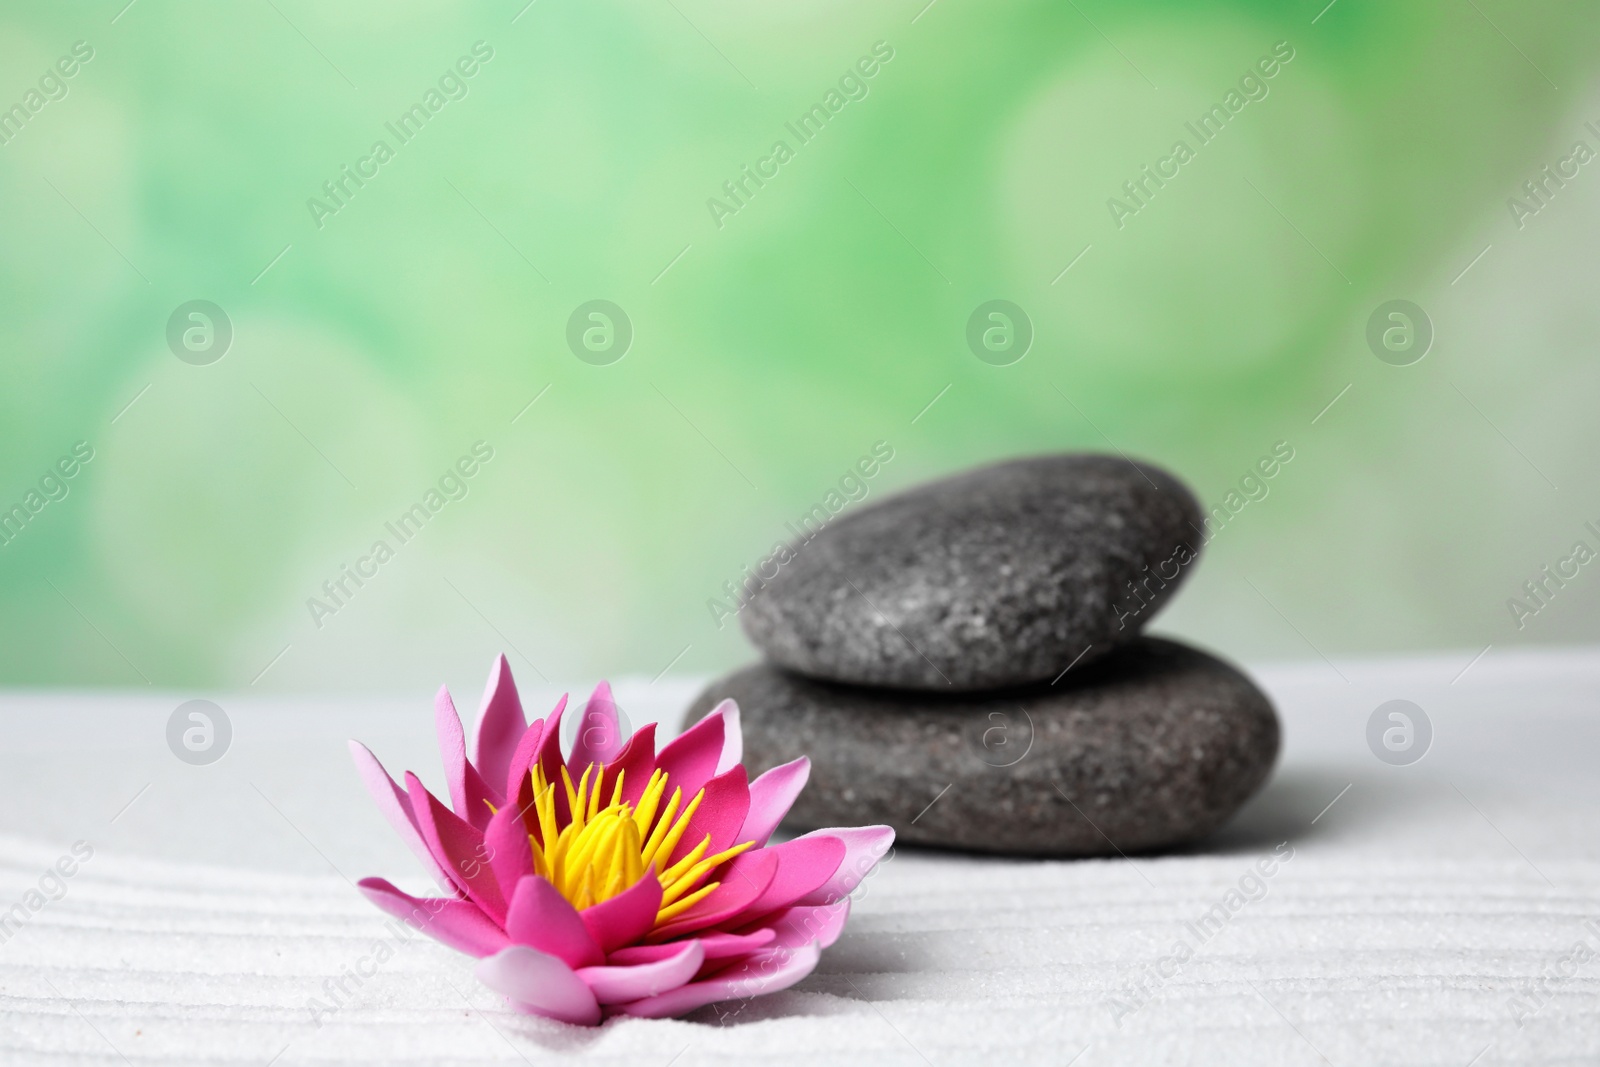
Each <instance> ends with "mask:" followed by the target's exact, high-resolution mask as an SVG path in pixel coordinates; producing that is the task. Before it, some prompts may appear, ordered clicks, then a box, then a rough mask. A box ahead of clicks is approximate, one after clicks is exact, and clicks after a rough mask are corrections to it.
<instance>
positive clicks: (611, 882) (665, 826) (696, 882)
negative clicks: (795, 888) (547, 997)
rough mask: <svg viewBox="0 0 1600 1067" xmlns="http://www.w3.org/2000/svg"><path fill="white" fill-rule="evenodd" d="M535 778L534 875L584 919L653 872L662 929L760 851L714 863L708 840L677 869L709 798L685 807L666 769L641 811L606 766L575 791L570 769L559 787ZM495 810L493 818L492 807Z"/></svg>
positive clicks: (730, 854) (746, 845)
mask: <svg viewBox="0 0 1600 1067" xmlns="http://www.w3.org/2000/svg"><path fill="white" fill-rule="evenodd" d="M529 775H530V776H531V778H532V785H533V804H532V810H533V814H532V816H531V817H530V818H529V819H528V823H529V825H530V826H531V831H530V832H529V834H528V847H529V850H530V851H531V852H532V856H533V870H534V873H535V874H538V875H539V876H540V877H542V878H546V879H548V880H549V882H550V884H551V885H553V886H554V887H555V888H556V891H557V892H559V893H560V894H561V895H562V896H563V897H565V898H566V899H567V900H568V901H570V902H571V903H572V905H573V906H574V907H576V908H577V909H578V910H580V911H582V910H583V909H585V908H590V907H593V906H594V905H596V904H600V903H603V902H604V901H607V900H610V899H611V898H612V897H615V896H617V895H618V894H619V893H622V892H624V891H626V890H628V889H630V888H631V887H633V886H634V885H637V884H638V882H639V879H641V878H643V877H644V876H645V875H646V874H647V873H649V872H650V871H651V870H652V868H653V869H654V871H655V877H656V878H658V879H659V881H660V882H661V890H662V893H661V907H660V908H659V909H658V911H657V913H656V925H657V926H660V925H662V924H663V923H667V922H669V921H671V920H672V919H674V918H676V917H677V916H679V915H682V914H683V913H684V912H686V911H687V910H688V909H689V908H691V907H693V906H694V905H695V904H697V903H699V902H700V901H702V900H704V899H705V898H706V897H707V896H709V895H710V894H711V892H712V891H713V890H715V889H716V888H717V886H718V885H720V884H721V883H720V882H710V883H707V884H705V885H701V884H700V883H701V882H702V881H704V880H705V879H706V878H707V877H709V876H710V874H711V873H712V872H713V871H715V870H717V869H718V868H719V867H721V866H722V865H723V864H725V863H727V862H728V861H729V860H731V859H733V858H734V857H735V856H738V855H740V854H741V853H743V852H745V851H746V850H747V849H750V848H753V847H755V842H753V841H745V842H743V843H740V844H736V845H734V846H733V847H732V848H729V849H724V850H723V851H721V852H718V853H716V854H715V855H707V853H708V852H709V851H710V849H711V836H710V835H709V834H707V835H705V837H704V838H702V839H701V841H700V843H699V844H698V845H696V846H695V847H694V848H692V849H690V850H689V851H687V852H685V853H684V854H683V855H682V856H681V857H679V858H678V859H677V860H676V862H673V860H672V855H673V853H674V852H676V851H677V849H678V846H679V844H680V843H681V842H682V841H683V839H684V837H685V835H687V834H688V832H689V831H690V829H692V825H691V824H692V823H693V821H694V815H695V813H696V811H698V810H699V807H700V804H701V802H702V801H704V800H705V795H706V794H705V790H704V789H701V790H698V791H697V792H696V793H695V794H694V796H693V797H690V798H688V803H687V804H685V803H684V801H685V798H684V795H683V790H682V789H680V788H674V787H673V785H672V783H671V782H670V781H668V775H667V773H666V772H665V771H663V770H661V769H660V768H657V769H656V770H655V771H654V772H652V773H651V775H650V778H649V780H648V781H647V782H646V783H645V787H644V790H643V791H642V792H641V793H640V795H639V798H638V801H637V802H636V803H634V804H629V803H627V802H626V801H624V800H623V799H622V792H623V779H624V773H623V772H622V771H618V772H617V777H616V780H615V781H610V782H608V781H607V780H606V771H605V768H604V767H601V766H600V765H599V764H590V765H589V767H587V768H586V769H585V770H584V772H583V774H582V775H581V776H580V777H579V778H578V781H577V782H576V783H574V782H573V780H572V775H571V774H570V773H569V772H568V770H567V768H565V767H562V768H561V780H560V781H559V782H552V781H550V780H549V779H548V778H547V777H546V776H545V773H544V769H543V768H542V767H539V766H537V765H535V766H534V767H532V768H530V770H529ZM607 786H609V787H610V788H609V789H607V788H606V787H607ZM558 787H559V788H561V789H562V790H563V791H564V794H565V799H566V802H567V813H566V816H565V817H564V818H563V817H562V816H561V815H560V814H559V812H558V809H557V806H556V789H557V788H558ZM607 793H609V795H610V800H609V802H606V800H605V795H606V794H607ZM669 793H670V795H669ZM663 800H664V801H665V804H663ZM490 810H491V811H492V810H494V809H493V806H492V805H491V807H490Z"/></svg>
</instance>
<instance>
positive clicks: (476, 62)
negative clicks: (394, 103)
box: [306, 41, 494, 230]
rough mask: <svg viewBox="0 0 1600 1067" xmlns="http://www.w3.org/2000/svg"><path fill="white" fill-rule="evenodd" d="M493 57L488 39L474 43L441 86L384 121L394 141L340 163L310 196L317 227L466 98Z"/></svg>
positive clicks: (308, 203)
mask: <svg viewBox="0 0 1600 1067" xmlns="http://www.w3.org/2000/svg"><path fill="white" fill-rule="evenodd" d="M493 58H494V48H493V47H492V46H491V45H489V43H488V42H486V41H478V42H476V43H474V44H473V46H472V54H471V55H466V56H462V57H461V58H460V59H458V60H456V61H455V64H454V65H453V66H451V67H450V68H448V69H447V70H446V71H445V72H444V73H443V74H441V75H439V80H438V84H437V86H430V87H429V88H428V90H427V91H426V92H424V93H423V94H422V99H421V100H419V101H417V102H416V103H414V104H412V105H411V106H410V107H409V108H407V109H406V110H404V111H402V112H401V113H400V115H399V117H398V118H396V119H395V120H394V121H393V122H386V123H384V124H383V128H384V129H385V130H387V131H389V134H390V136H391V137H393V139H394V144H393V145H391V144H390V143H389V142H388V140H386V139H384V138H381V137H380V138H378V139H377V140H376V141H373V142H372V147H371V148H370V149H368V150H367V154H366V155H364V156H362V157H361V158H359V159H357V160H356V161H355V166H354V167H353V168H352V167H351V165H350V164H348V163H342V164H340V165H339V173H338V174H336V175H335V176H334V177H332V178H330V179H328V180H327V181H325V182H323V183H322V197H320V198H319V197H315V196H313V197H311V198H309V199H307V200H306V210H307V211H310V212H311V221H312V222H314V223H316V224H317V229H319V230H320V229H322V227H323V226H325V225H326V224H327V220H328V219H329V217H331V216H333V215H337V214H338V213H339V212H341V211H343V210H344V209H345V208H346V207H348V206H349V205H350V201H351V200H352V199H354V198H355V195H356V193H358V192H360V191H361V190H362V189H364V188H366V185H367V182H369V181H371V180H372V179H374V178H376V177H377V176H378V175H379V174H380V173H381V168H382V167H383V165H384V164H385V163H388V162H389V161H390V160H392V159H394V157H395V156H396V154H397V153H398V150H399V149H400V148H403V147H405V146H406V145H408V144H410V143H411V141H412V140H413V139H414V138H415V137H416V136H417V134H419V133H421V132H422V128H423V127H424V126H426V125H427V124H428V123H429V121H431V120H432V119H433V116H435V115H437V114H438V113H439V112H441V111H443V110H444V108H445V105H446V104H448V103H450V102H451V101H452V100H465V99H466V98H467V94H468V93H469V92H471V88H470V86H469V85H468V84H467V83H468V80H469V79H471V78H474V77H476V76H477V74H478V72H479V71H480V70H482V69H483V65H484V64H486V63H488V62H489V60H491V59H493Z"/></svg>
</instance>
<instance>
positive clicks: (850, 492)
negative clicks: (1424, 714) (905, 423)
mask: <svg viewBox="0 0 1600 1067" xmlns="http://www.w3.org/2000/svg"><path fill="white" fill-rule="evenodd" d="M892 459H894V446H893V445H891V444H890V443H889V442H888V441H877V442H875V443H874V444H873V446H872V453H871V455H866V456H862V457H861V458H860V459H858V460H856V462H855V465H854V466H852V467H850V468H849V469H848V470H846V471H845V472H844V474H843V475H841V476H840V478H839V486H838V488H837V489H829V490H828V491H827V492H826V493H825V494H823V497H822V500H821V501H819V502H818V503H815V504H813V505H811V507H810V508H808V509H807V510H806V512H805V513H804V514H802V515H801V516H800V523H799V525H798V526H796V525H795V524H794V523H793V522H785V523H784V524H783V525H784V527H785V528H787V529H788V531H789V532H790V533H791V534H793V535H794V540H792V541H789V542H787V543H785V542H782V541H780V542H778V543H776V544H774V545H773V546H772V551H771V552H769V553H768V554H767V555H766V556H764V557H763V558H762V559H761V560H759V561H758V562H757V563H756V565H755V567H754V568H751V567H746V568H745V569H744V571H743V572H742V575H743V577H742V578H741V580H740V581H739V582H738V583H737V584H735V582H734V580H733V579H732V578H730V579H728V580H727V581H725V582H723V583H722V591H723V593H724V594H726V596H727V600H720V599H718V598H717V597H711V598H710V599H708V600H707V601H706V610H708V611H710V612H711V621H712V622H714V623H716V624H717V629H719V630H720V629H722V627H723V624H724V623H725V622H726V621H727V620H728V619H731V618H733V617H734V616H736V615H738V614H739V612H741V611H743V610H744V609H745V605H747V604H749V603H750V601H751V600H752V599H753V598H754V597H755V596H756V594H758V593H760V592H761V590H763V589H765V588H766V587H767V583H768V582H770V581H772V580H773V579H774V578H776V577H777V576H778V571H779V569H780V568H782V567H783V566H784V564H786V563H789V562H791V561H793V560H794V558H795V554H796V553H798V552H799V551H800V549H801V548H802V547H804V546H805V544H806V543H807V542H808V541H810V540H811V539H812V538H813V537H815V536H817V534H819V533H821V532H822V528H823V527H824V526H826V525H828V523H830V522H832V521H833V518H834V516H835V515H838V514H839V513H840V512H841V511H843V510H844V509H845V508H846V507H848V506H849V505H851V504H854V503H859V502H860V501H862V500H865V499H866V498H867V494H868V493H869V492H871V488H870V487H869V485H868V484H867V483H868V482H870V481H871V480H872V479H873V478H876V477H877V476H878V472H879V471H880V470H882V469H883V466H884V465H885V464H887V463H888V462H889V461H890V460H892ZM769 569H770V571H771V573H768V571H769ZM752 571H753V573H752Z"/></svg>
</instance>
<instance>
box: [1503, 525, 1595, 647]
mask: <svg viewBox="0 0 1600 1067" xmlns="http://www.w3.org/2000/svg"><path fill="white" fill-rule="evenodd" d="M1583 528H1584V530H1585V531H1586V532H1587V533H1588V534H1589V535H1590V536H1592V537H1593V538H1594V539H1595V544H1597V545H1600V527H1597V526H1596V525H1595V524H1594V523H1593V522H1586V523H1584V524H1583ZM1597 556H1600V552H1597V551H1596V549H1595V548H1593V547H1592V546H1590V544H1589V542H1588V541H1585V540H1583V539H1582V538H1579V539H1578V540H1577V541H1574V542H1573V543H1572V551H1571V552H1569V553H1567V554H1566V555H1565V556H1562V557H1561V558H1559V559H1557V560H1556V561H1555V562H1554V563H1547V564H1545V565H1544V566H1543V567H1541V568H1540V569H1539V574H1538V576H1536V577H1533V578H1529V579H1528V580H1527V581H1525V582H1523V583H1522V596H1521V597H1507V598H1506V610H1507V611H1509V612H1510V613H1511V621H1512V622H1514V623H1516V624H1517V629H1519V630H1521V629H1523V628H1524V627H1526V626H1527V625H1528V620H1529V619H1531V618H1533V617H1534V616H1535V615H1537V614H1539V613H1540V612H1541V611H1543V610H1544V609H1545V608H1547V607H1549V606H1550V602H1551V601H1552V600H1554V599H1555V597H1556V594H1558V593H1559V592H1561V590H1563V589H1565V588H1566V587H1567V583H1568V582H1570V581H1572V580H1573V579H1574V578H1576V577H1578V574H1579V571H1580V570H1581V568H1582V567H1584V566H1585V565H1586V564H1588V563H1589V562H1590V561H1591V560H1593V559H1595V558H1597ZM1524 598H1526V599H1524Z"/></svg>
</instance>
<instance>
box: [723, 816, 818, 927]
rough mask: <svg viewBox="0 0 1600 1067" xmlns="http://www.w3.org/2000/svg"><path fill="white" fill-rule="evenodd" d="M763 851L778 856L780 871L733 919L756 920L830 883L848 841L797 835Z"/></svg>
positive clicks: (739, 920)
mask: <svg viewBox="0 0 1600 1067" xmlns="http://www.w3.org/2000/svg"><path fill="white" fill-rule="evenodd" d="M762 851H763V852H766V853H770V854H772V855H774V856H776V857H777V858H778V873H777V875H776V876H774V877H773V879H772V884H771V885H769V886H767V888H766V890H765V891H764V892H763V893H762V894H761V895H760V896H759V897H757V898H756V899H755V900H752V901H751V902H750V903H749V904H748V905H747V906H746V907H745V909H744V911H743V912H741V913H740V914H739V915H736V916H734V917H733V918H732V919H731V920H730V921H732V922H735V923H737V922H744V921H747V920H751V919H755V918H756V917H758V916H761V915H765V914H767V913H768V912H772V911H776V910H778V909H779V908H787V907H789V906H790V905H792V904H794V903H795V902H796V901H798V900H802V899H804V898H805V897H806V896H808V895H809V894H811V893H814V892H816V890H817V889H819V888H821V887H822V886H823V885H825V884H827V882H828V880H829V879H831V878H832V877H833V876H834V873H835V872H837V871H838V869H839V864H840V863H842V862H843V861H844V858H845V844H844V842H843V841H841V840H839V839H838V838H837V837H797V838H795V839H794V840H793V841H785V842H784V843H783V844H781V845H773V846H771V847H769V848H765V849H762Z"/></svg>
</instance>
